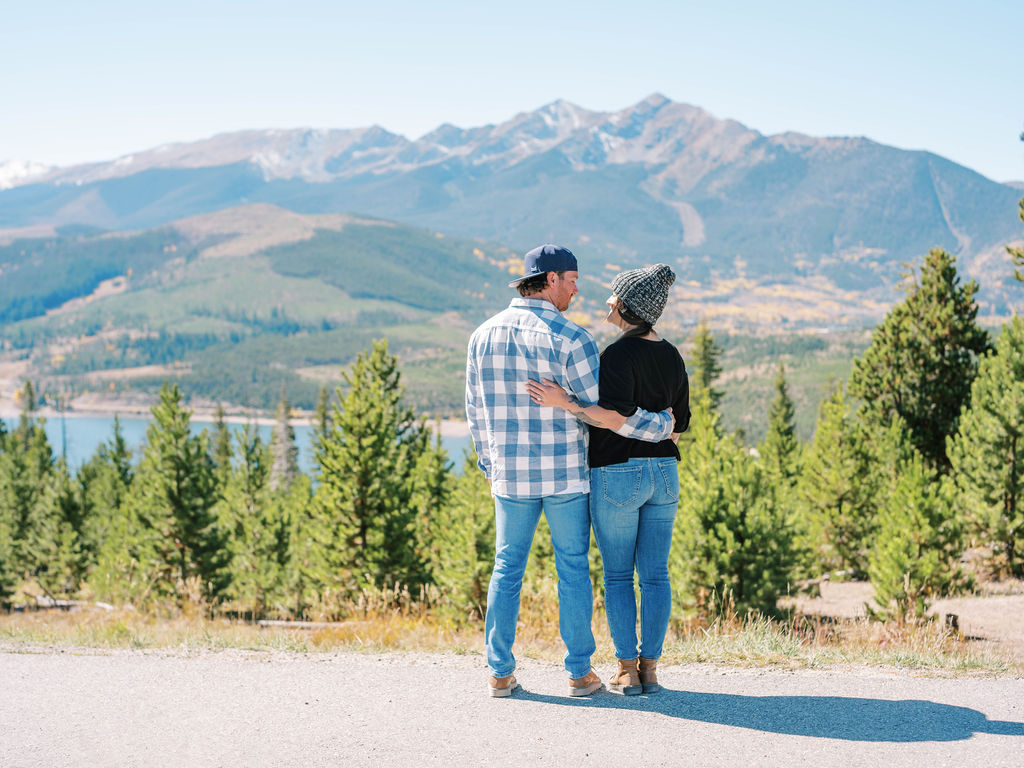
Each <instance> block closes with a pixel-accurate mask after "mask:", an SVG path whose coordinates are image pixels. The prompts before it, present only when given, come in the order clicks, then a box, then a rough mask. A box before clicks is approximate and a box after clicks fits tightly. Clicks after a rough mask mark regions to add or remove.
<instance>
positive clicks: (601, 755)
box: [0, 647, 1024, 768]
mask: <svg viewBox="0 0 1024 768" xmlns="http://www.w3.org/2000/svg"><path fill="white" fill-rule="evenodd" d="M599 672H601V673H602V674H603V675H604V676H607V674H608V673H609V672H610V670H606V669H600V670H599ZM517 676H518V677H519V679H520V681H521V682H522V683H523V686H524V689H525V690H522V691H520V692H518V693H517V694H516V696H515V697H514V698H512V699H490V698H487V697H486V695H485V689H484V686H485V679H486V670H485V669H484V668H483V664H482V661H481V658H480V657H479V656H456V655H444V656H436V655H428V654H387V655H381V656H376V655H361V654H354V653H339V654H333V655H323V656H318V655H303V654H285V653H244V652H238V651H225V652H205V653H200V654H196V655H183V654H173V653H168V652H149V651H106V652H105V651H94V650H79V651H63V652H61V651H55V650H47V649H38V650H25V649H18V648H15V647H6V648H5V647H0V766H3V768H17V767H20V766H48V767H49V766H161V767H163V766H247V767H248V766H375V768H391V767H392V766H446V767H448V768H456V767H459V766H476V765H480V766H492V765H493V766H517V765H523V766H533V765H542V766H543V765H550V766H577V765H580V766H582V765H586V766H608V765H616V766H618V765H622V766H662V765H664V766H677V765H678V766H742V767H743V768H752V767H753V766H770V765H771V766H774V765H785V766H800V765H821V766H872V768H875V767H877V766H884V768H899V767H900V766H926V767H927V768H939V767H940V766H958V768H968V767H971V766H992V767H993V768H996V767H998V766H1012V767H1013V768H1021V766H1024V679H1019V678H1018V679H1009V678H1002V679H990V678H966V679H965V678H961V679H941V678H925V677H919V676H915V675H914V674H912V673H899V672H888V671H878V670H871V669H863V668H856V669H841V670H830V671H800V672H783V671H773V670H738V669H719V668H714V667H710V666H682V667H669V668H666V669H664V670H663V671H662V674H661V677H662V682H663V683H664V684H665V686H666V690H665V691H664V692H662V693H661V694H658V695H655V696H636V697H629V698H624V697H621V696H616V695H613V694H610V693H602V694H598V695H596V696H594V697H592V698H590V699H570V698H569V697H568V696H566V695H565V687H566V681H565V678H564V675H563V673H562V671H561V669H560V668H559V665H556V664H551V663H547V662H539V661H533V660H529V659H526V660H520V663H519V670H518V672H517Z"/></svg>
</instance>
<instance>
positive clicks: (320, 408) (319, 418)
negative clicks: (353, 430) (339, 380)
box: [313, 384, 331, 438]
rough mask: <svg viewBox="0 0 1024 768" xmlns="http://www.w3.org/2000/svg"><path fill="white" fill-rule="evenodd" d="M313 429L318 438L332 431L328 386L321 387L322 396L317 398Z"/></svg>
mask: <svg viewBox="0 0 1024 768" xmlns="http://www.w3.org/2000/svg"><path fill="white" fill-rule="evenodd" d="M313 428H314V430H315V434H316V436H317V437H318V438H319V437H320V436H322V435H326V434H327V433H328V432H329V431H330V429H331V397H330V393H329V392H328V391H327V385H326V384H325V385H324V386H322V387H320V394H319V395H318V396H317V398H316V410H315V411H314V415H313Z"/></svg>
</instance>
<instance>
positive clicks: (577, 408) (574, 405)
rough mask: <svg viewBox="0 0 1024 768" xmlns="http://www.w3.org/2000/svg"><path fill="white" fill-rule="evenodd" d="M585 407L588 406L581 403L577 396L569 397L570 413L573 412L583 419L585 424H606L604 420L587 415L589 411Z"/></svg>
mask: <svg viewBox="0 0 1024 768" xmlns="http://www.w3.org/2000/svg"><path fill="white" fill-rule="evenodd" d="M585 408H586V406H585V405H583V403H581V402H580V401H579V400H577V399H576V398H575V397H570V398H569V411H570V413H572V414H573V416H575V417H576V418H577V419H579V420H580V421H582V422H583V423H584V424H589V425H590V426H592V427H603V426H604V424H603V423H602V422H600V421H598V420H597V419H595V418H592V417H591V416H588V415H587V412H586V411H585V410H584V409H585Z"/></svg>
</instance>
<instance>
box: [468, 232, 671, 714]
mask: <svg viewBox="0 0 1024 768" xmlns="http://www.w3.org/2000/svg"><path fill="white" fill-rule="evenodd" d="M578 276H579V273H578V271H577V264H576V257H575V256H574V255H573V254H572V252H571V251H570V250H568V249H567V248H562V247H559V246H556V245H550V244H548V245H542V246H540V247H538V248H534V249H533V250H532V251H530V252H529V253H527V254H526V256H525V257H524V264H523V277H521V278H519V279H517V280H513V281H512V282H511V283H509V286H510V287H514V288H517V289H518V291H519V294H520V298H518V299H513V300H512V302H511V303H510V304H509V306H508V308H507V309H505V310H503V311H502V312H499V313H498V314H497V315H495V316H494V317H492V318H490V319H489V320H488V321H486V322H485V323H484V324H483V325H481V326H480V327H479V328H477V329H476V331H474V333H473V335H472V337H471V338H470V342H469V353H468V355H467V360H466V416H467V418H468V421H469V430H470V434H471V435H472V437H473V443H474V445H475V446H476V452H477V456H479V464H480V468H481V469H482V470H483V471H484V473H485V474H486V475H487V479H488V480H489V481H490V484H491V492H492V494H493V495H494V512H495V529H496V536H495V539H496V541H495V553H494V571H493V573H492V575H491V582H490V587H489V589H488V592H487V615H486V618H485V621H484V633H485V642H486V646H487V664H488V666H489V667H490V671H491V678H490V681H489V693H490V695H491V696H496V697H502V696H509V695H511V694H512V692H513V691H514V690H515V689H516V688H517V687H518V683H517V682H516V679H515V676H514V674H513V672H514V670H515V657H514V656H513V655H512V645H513V643H514V642H515V634H516V622H517V620H518V617H519V596H520V590H521V588H522V579H523V572H524V571H525V570H526V561H527V558H528V556H529V554H530V547H531V545H532V544H533V535H534V532H535V531H536V528H537V523H538V522H539V520H540V514H541V511H543V512H544V514H545V516H546V517H547V521H548V527H549V528H550V529H551V543H552V546H553V548H554V552H555V569H556V571H557V573H558V603H559V606H558V625H559V632H560V634H561V636H562V641H563V642H564V643H565V647H566V655H565V669H566V672H568V674H569V694H570V695H571V696H588V695H590V694H591V693H594V692H595V691H597V690H600V689H602V688H603V687H604V686H603V685H602V683H601V680H600V679H599V678H598V677H597V675H596V674H594V671H593V670H592V669H591V667H590V657H591V655H592V654H593V653H594V649H595V647H594V635H593V632H592V631H591V629H590V621H591V615H592V611H593V585H592V584H591V581H590V563H589V558H588V552H589V548H590V512H589V504H588V501H589V496H588V494H589V490H590V485H589V470H588V467H587V439H588V434H587V428H586V426H584V425H583V424H582V423H580V421H578V420H577V417H576V416H573V415H572V414H570V413H568V412H566V411H564V410H561V409H557V408H546V407H542V406H539V405H536V404H535V403H533V402H532V400H531V398H530V395H529V393H528V392H527V390H526V383H527V381H528V380H530V379H533V380H536V381H540V380H543V379H550V380H551V381H554V382H556V383H558V384H560V385H561V386H563V387H564V388H565V389H566V390H567V391H568V392H569V393H570V394H572V395H573V396H575V398H576V399H577V400H578V401H579V402H582V403H596V402H597V400H598V366H599V357H598V350H597V344H595V343H594V339H593V337H592V336H591V335H590V334H589V333H588V332H587V331H586V330H585V329H583V328H581V327H580V326H578V325H577V324H576V323H574V322H572V321H570V320H568V319H567V318H565V317H564V316H563V315H562V312H564V311H565V310H566V309H568V308H569V303H570V301H571V300H572V297H573V296H574V295H575V294H576V293H577V292H578V291H577V288H576V280H577V278H578ZM615 417H617V418H618V421H617V422H615V423H602V424H601V426H607V427H609V428H613V429H615V430H616V431H617V432H619V434H622V435H625V436H628V437H634V438H637V439H641V440H647V441H659V440H662V439H664V438H666V437H668V435H669V434H670V433H671V431H672V427H673V419H672V417H671V413H670V412H668V411H662V412H661V413H658V414H652V413H648V412H647V411H642V410H637V412H636V413H635V414H633V415H632V416H630V417H629V418H628V419H626V418H625V417H622V416H620V415H618V414H615Z"/></svg>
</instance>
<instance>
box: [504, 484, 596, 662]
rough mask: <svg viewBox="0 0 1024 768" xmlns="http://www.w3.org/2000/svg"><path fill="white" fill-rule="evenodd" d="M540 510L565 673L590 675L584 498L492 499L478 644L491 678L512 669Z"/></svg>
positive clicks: (590, 603) (591, 601)
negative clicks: (490, 559)
mask: <svg viewBox="0 0 1024 768" xmlns="http://www.w3.org/2000/svg"><path fill="white" fill-rule="evenodd" d="M541 509H543V511H544V514H545V515H546V516H547V519H548V527H549V528H550V529H551V544H552V545H553V547H554V550H555V570H556V571H557V572H558V628H559V631H560V632H561V634H562V641H563V642H564V643H565V647H566V654H565V670H566V672H568V673H569V677H583V676H584V675H586V674H587V672H589V671H590V657H591V655H592V654H593V653H594V633H593V631H592V630H591V628H590V620H591V617H592V615H593V610H594V586H593V584H592V583H591V581H590V561H589V558H588V553H589V550H590V511H589V504H588V500H587V494H585V493H567V494H559V495H557V496H546V497H544V498H541V499H512V498H507V497H502V496H495V497H494V516H495V523H496V525H495V529H496V536H495V539H496V542H495V552H494V572H493V573H492V574H491V584H490V588H489V589H488V590H487V617H486V619H485V621H484V639H485V642H486V645H487V664H488V666H489V667H490V668H491V674H492V675H494V676H495V677H506V676H508V675H511V674H512V672H513V670H515V668H516V659H515V656H513V655H512V644H513V643H514V642H515V639H516V622H517V621H518V619H519V593H520V591H521V590H522V586H523V572H524V571H525V570H526V560H527V558H528V557H529V555H530V546H531V545H532V544H533V534H534V532H535V531H536V530H537V523H538V522H539V521H540V513H541Z"/></svg>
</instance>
